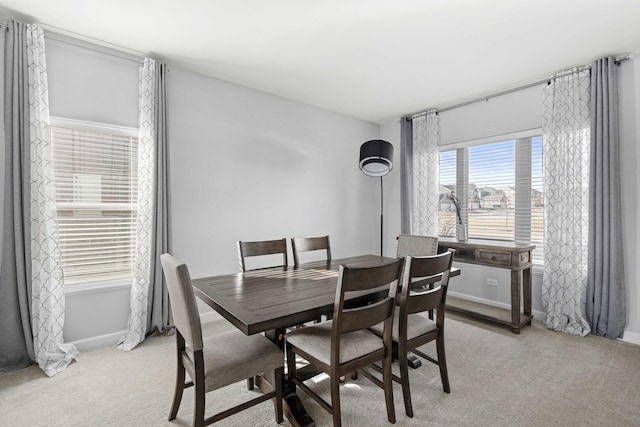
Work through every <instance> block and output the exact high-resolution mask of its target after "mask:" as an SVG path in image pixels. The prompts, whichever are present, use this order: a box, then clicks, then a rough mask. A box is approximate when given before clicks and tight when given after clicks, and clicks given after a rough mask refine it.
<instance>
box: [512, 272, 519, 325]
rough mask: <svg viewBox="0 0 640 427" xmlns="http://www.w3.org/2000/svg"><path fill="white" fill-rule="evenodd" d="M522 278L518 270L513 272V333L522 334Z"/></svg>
mask: <svg viewBox="0 0 640 427" xmlns="http://www.w3.org/2000/svg"><path fill="white" fill-rule="evenodd" d="M521 282H522V276H521V275H520V272H519V271H518V270H511V332H513V333H516V334H519V333H520V285H521Z"/></svg>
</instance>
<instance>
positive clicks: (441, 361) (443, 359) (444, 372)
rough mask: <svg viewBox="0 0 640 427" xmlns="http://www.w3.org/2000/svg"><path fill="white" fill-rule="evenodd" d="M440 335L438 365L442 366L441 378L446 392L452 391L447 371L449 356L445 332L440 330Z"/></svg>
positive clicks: (437, 347) (438, 339) (437, 340)
mask: <svg viewBox="0 0 640 427" xmlns="http://www.w3.org/2000/svg"><path fill="white" fill-rule="evenodd" d="M440 334H441V335H440V336H439V337H438V338H436V351H437V352H438V366H439V367H440V378H441V379H442V388H443V389H444V391H445V393H451V387H450V386H449V372H448V371H447V356H446V355H445V351H444V334H443V333H442V331H440Z"/></svg>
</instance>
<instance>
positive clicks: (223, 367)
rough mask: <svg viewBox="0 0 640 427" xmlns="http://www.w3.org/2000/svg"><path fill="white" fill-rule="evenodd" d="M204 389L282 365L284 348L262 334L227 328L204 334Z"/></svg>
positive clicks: (242, 378) (207, 389) (236, 380)
mask: <svg viewBox="0 0 640 427" xmlns="http://www.w3.org/2000/svg"><path fill="white" fill-rule="evenodd" d="M203 343H204V349H203V352H202V353H203V358H204V370H205V389H206V391H211V390H215V389H218V388H221V387H224V386H227V385H229V384H233V383H236V382H238V381H241V380H244V379H247V378H251V377H254V376H256V375H260V374H263V373H264V372H268V371H272V370H274V369H276V368H279V367H282V366H284V352H283V351H282V350H280V349H279V348H278V346H277V345H275V344H274V343H273V342H271V341H269V339H267V338H266V337H265V336H264V335H260V334H258V335H249V336H247V335H244V334H243V333H242V332H240V331H238V330H235V329H233V330H230V331H227V332H222V333H218V334H213V335H209V336H207V337H205V338H204V340H203Z"/></svg>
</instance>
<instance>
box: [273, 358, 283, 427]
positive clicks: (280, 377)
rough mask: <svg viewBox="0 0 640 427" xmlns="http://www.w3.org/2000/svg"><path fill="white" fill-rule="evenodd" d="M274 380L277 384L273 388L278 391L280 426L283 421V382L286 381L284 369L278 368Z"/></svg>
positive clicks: (277, 415)
mask: <svg viewBox="0 0 640 427" xmlns="http://www.w3.org/2000/svg"><path fill="white" fill-rule="evenodd" d="M273 376H274V380H273V382H274V383H275V384H274V385H273V386H274V388H275V389H276V397H275V399H276V401H275V404H276V405H275V406H276V408H275V409H276V422H277V423H278V424H280V423H281V422H282V420H283V417H282V381H283V380H284V378H283V376H284V368H278V369H276V370H275V372H274V375H273Z"/></svg>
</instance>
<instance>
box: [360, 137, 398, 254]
mask: <svg viewBox="0 0 640 427" xmlns="http://www.w3.org/2000/svg"><path fill="white" fill-rule="evenodd" d="M359 166H360V170H361V171H362V173H364V174H365V175H367V176H379V177H380V256H382V248H383V223H382V219H383V214H382V212H383V203H382V202H383V192H382V177H383V176H385V175H386V174H388V173H389V172H390V171H391V169H393V145H391V144H390V143H388V142H387V141H383V140H381V139H372V140H370V141H367V142H365V143H364V144H362V145H361V146H360V164H359Z"/></svg>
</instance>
